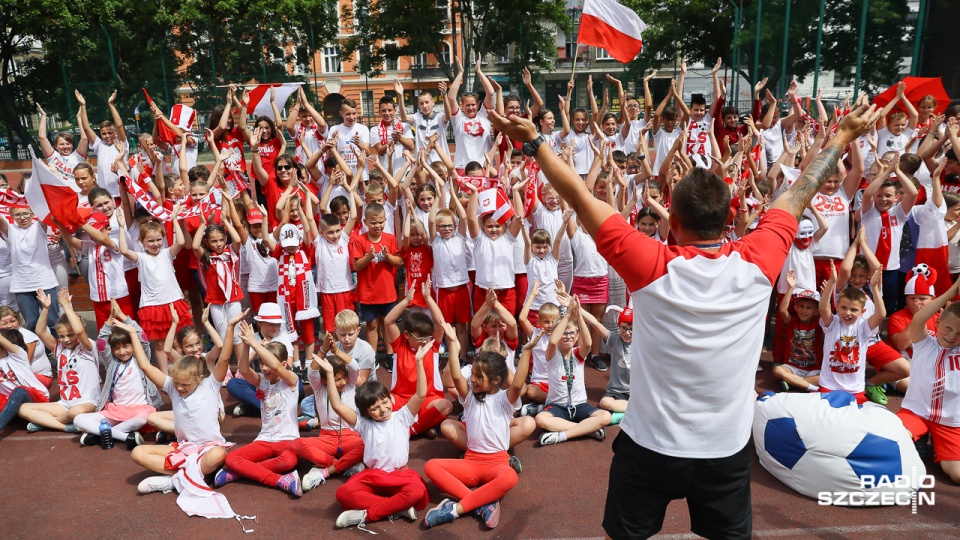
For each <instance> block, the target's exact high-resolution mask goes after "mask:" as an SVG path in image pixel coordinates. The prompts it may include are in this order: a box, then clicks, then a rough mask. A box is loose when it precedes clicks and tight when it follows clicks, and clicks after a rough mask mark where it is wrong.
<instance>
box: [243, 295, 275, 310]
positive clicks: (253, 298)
mask: <svg viewBox="0 0 960 540" xmlns="http://www.w3.org/2000/svg"><path fill="white" fill-rule="evenodd" d="M247 297H249V298H250V313H252V314H253V315H254V316H256V315H257V313H259V312H260V305H261V304H263V303H265V302H276V301H277V293H276V292H248V293H247Z"/></svg>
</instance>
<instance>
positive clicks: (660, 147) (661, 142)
mask: <svg viewBox="0 0 960 540" xmlns="http://www.w3.org/2000/svg"><path fill="white" fill-rule="evenodd" d="M679 137H680V126H674V128H673V131H667V130H666V129H664V128H663V127H661V128H660V129H659V130H657V132H656V133H654V134H653V151H654V152H656V154H657V159H656V160H655V161H654V162H653V174H660V167H661V166H662V165H663V160H664V159H666V157H667V154H669V153H670V149H671V148H673V143H675V142H676V141H677V138H679ZM707 144H709V143H707Z"/></svg>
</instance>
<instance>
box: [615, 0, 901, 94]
mask: <svg viewBox="0 0 960 540" xmlns="http://www.w3.org/2000/svg"><path fill="white" fill-rule="evenodd" d="M791 1H792V3H791V13H790V28H789V40H788V46H787V49H788V54H787V65H786V66H784V65H782V63H783V61H782V55H783V38H784V31H785V29H784V22H785V12H786V3H785V2H786V0H765V1H764V2H763V11H762V19H761V23H760V58H759V70H760V73H753V64H754V50H755V44H756V8H757V2H756V0H751V1H749V2H745V3H744V4H743V12H742V14H741V28H740V32H739V40H740V41H739V47H738V49H739V51H740V54H739V56H740V59H739V62H737V63H736V65H737V67H738V72H739V73H740V75H741V76H743V77H744V78H745V80H746V81H749V82H750V84H751V85H752V84H753V82H755V81H757V80H759V79H760V78H762V77H770V81H769V82H768V87H770V88H774V87H776V86H777V83H778V82H779V80H780V79H781V78H782V77H784V76H785V75H786V76H788V77H795V78H798V79H801V80H802V78H803V77H805V76H806V75H808V74H810V73H811V72H812V71H813V68H814V63H815V58H816V37H817V23H818V19H819V2H815V1H809V2H808V1H799V0H791ZM623 4H624V5H626V6H628V7H630V8H631V9H634V10H635V11H636V12H637V13H640V14H641V18H643V20H644V21H645V22H646V23H647V24H648V25H649V26H648V28H647V30H646V31H644V33H643V49H644V52H642V53H641V54H640V57H639V58H638V59H637V60H634V61H633V62H632V63H631V64H630V69H631V71H632V72H633V73H634V75H636V74H638V73H639V72H640V71H642V70H643V69H645V68H647V67H651V66H653V65H656V64H657V63H661V62H664V61H672V60H674V59H675V58H677V57H679V56H683V55H685V56H686V57H687V58H688V59H689V60H691V61H700V62H703V63H705V64H706V65H711V64H713V62H714V61H715V60H716V59H717V58H718V57H719V58H723V59H724V64H726V65H728V66H730V65H733V64H734V63H733V59H732V55H731V53H732V49H733V37H734V34H733V30H734V28H733V26H734V10H733V8H732V6H731V4H730V2H729V0H667V1H663V0H623ZM862 7H863V0H826V16H825V22H824V33H823V46H822V51H821V61H820V69H821V71H830V70H832V71H844V72H845V71H848V70H849V71H850V72H851V73H852V69H853V67H854V66H855V65H856V61H857V41H858V37H859V29H860V28H859V27H860V11H861V9H862ZM908 11H909V10H908V8H907V0H870V4H869V9H868V17H867V21H868V22H867V25H868V28H867V40H866V43H865V47H864V54H863V70H862V75H861V78H862V80H863V86H864V89H865V90H870V91H875V90H877V89H879V88H885V87H886V86H888V85H889V84H890V83H891V82H893V81H894V80H896V78H897V74H898V72H899V62H900V58H901V57H902V56H903V51H902V48H903V44H904V42H905V41H906V40H907V38H908V36H909V34H910V33H911V32H912V31H913V26H912V25H910V24H908V23H907V13H908ZM744 87H745V86H741V88H744Z"/></svg>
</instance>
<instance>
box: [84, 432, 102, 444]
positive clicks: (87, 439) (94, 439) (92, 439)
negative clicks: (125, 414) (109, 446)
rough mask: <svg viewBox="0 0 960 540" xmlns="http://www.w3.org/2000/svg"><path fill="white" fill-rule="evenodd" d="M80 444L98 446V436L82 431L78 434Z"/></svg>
mask: <svg viewBox="0 0 960 540" xmlns="http://www.w3.org/2000/svg"><path fill="white" fill-rule="evenodd" d="M80 444H82V445H83V446H100V437H98V436H96V435H91V434H89V433H84V434H83V435H81V436H80Z"/></svg>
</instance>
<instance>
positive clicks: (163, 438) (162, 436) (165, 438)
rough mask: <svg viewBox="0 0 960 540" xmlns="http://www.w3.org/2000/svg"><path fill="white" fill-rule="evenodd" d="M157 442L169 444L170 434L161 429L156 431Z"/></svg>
mask: <svg viewBox="0 0 960 540" xmlns="http://www.w3.org/2000/svg"><path fill="white" fill-rule="evenodd" d="M157 444H170V435H168V434H166V433H164V432H163V431H158V432H157Z"/></svg>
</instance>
